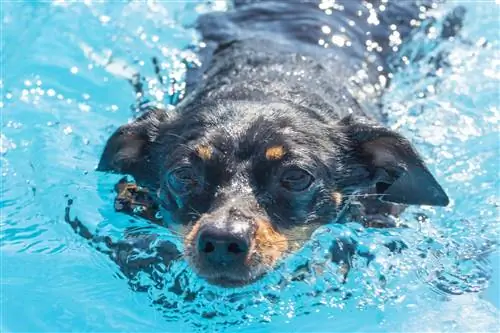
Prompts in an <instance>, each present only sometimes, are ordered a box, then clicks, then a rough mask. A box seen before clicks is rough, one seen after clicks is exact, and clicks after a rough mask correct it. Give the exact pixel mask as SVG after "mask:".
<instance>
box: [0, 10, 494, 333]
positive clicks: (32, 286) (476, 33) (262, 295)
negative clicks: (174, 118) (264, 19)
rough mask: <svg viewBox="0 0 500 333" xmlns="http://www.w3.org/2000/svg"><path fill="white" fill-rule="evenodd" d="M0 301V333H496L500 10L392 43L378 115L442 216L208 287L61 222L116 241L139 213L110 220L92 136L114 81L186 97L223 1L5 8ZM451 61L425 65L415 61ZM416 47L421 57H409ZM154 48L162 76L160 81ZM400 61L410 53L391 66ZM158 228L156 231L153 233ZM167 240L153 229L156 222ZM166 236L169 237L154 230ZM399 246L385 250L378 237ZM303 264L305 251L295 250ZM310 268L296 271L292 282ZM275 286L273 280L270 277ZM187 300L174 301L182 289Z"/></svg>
mask: <svg viewBox="0 0 500 333" xmlns="http://www.w3.org/2000/svg"><path fill="white" fill-rule="evenodd" d="M456 5H462V6H464V7H466V9H467V17H466V22H465V25H464V28H463V33H462V38H460V39H455V40H451V41H445V42H441V43H436V42H435V39H434V38H433V36H434V35H435V31H439V28H440V25H441V24H442V21H443V20H442V19H443V15H444V14H446V13H447V12H448V11H449V10H450V9H451V8H453V7H455V6H456ZM0 6H2V8H0V13H1V14H0V15H1V22H2V31H1V32H2V36H1V37H2V38H1V54H0V56H1V82H0V87H1V89H2V91H1V98H2V100H1V102H0V103H1V104H0V110H1V112H2V119H1V120H2V122H1V141H0V153H1V156H0V158H1V165H2V170H1V172H2V174H1V180H2V184H1V185H2V186H1V204H0V205H1V206H0V207H1V221H0V222H1V230H0V250H1V257H0V259H1V262H0V263H1V266H0V268H1V270H0V278H1V281H0V283H1V290H0V292H1V298H0V313H1V323H0V330H1V331H2V332H21V331H23V332H39V331H51V332H54V331H103V332H104V331H106V332H109V331H141V332H145V331H148V332H157V331H175V332H178V331H182V332H191V331H195V330H198V331H207V330H208V331H220V330H225V331H231V332H232V331H241V332H250V331H251V332H270V331H287V332H291V331H301V332H332V331H338V332H347V331H363V332H397V331H406V332H423V331H433V332H436V331H447V332H449V331H457V332H458V331H464V332H465V331H467V332H471V331H474V332H498V331H499V330H500V321H499V315H500V312H499V307H500V290H499V283H500V277H499V266H500V265H499V260H500V253H499V251H498V238H499V232H500V229H499V220H500V219H499V205H500V193H499V185H500V184H499V180H498V179H499V177H498V176H499V170H500V168H499V152H500V149H499V148H500V147H499V142H500V141H499V139H500V138H499V133H498V126H499V122H500V105H499V79H500V57H499V56H500V48H499V46H500V45H499V38H498V19H499V17H500V5H499V4H498V1H497V3H495V2H494V1H481V2H476V1H469V2H464V1H458V0H457V1H452V2H449V3H448V4H446V5H445V6H444V7H442V8H441V9H438V10H436V11H435V12H434V13H433V16H434V17H436V18H437V19H436V22H435V23H434V24H433V26H432V28H431V29H430V30H429V31H428V33H427V34H426V33H424V32H420V33H417V34H416V35H415V36H414V37H413V39H412V41H410V42H409V43H407V44H406V45H405V46H404V47H403V48H402V49H401V50H400V51H399V53H398V55H397V59H399V60H398V61H399V62H403V63H404V62H409V65H407V66H403V67H400V68H399V69H398V71H397V72H396V73H394V77H393V81H392V85H391V88H390V90H389V91H388V92H387V93H386V95H385V96H384V105H385V106H384V108H385V109H386V111H387V112H388V113H389V115H390V117H389V118H390V125H391V126H392V127H393V128H394V129H397V130H398V131H401V132H402V133H404V134H406V135H407V136H408V137H410V138H411V140H412V141H413V142H414V143H415V144H416V145H417V146H418V148H419V150H420V151H421V152H422V154H423V155H424V157H425V159H426V161H428V163H429V166H430V168H431V169H432V171H433V172H434V174H435V175H436V176H437V178H438V179H439V181H440V183H441V184H442V185H443V187H444V188H445V189H446V190H447V192H448V194H449V196H450V197H451V198H452V203H451V205H450V206H449V207H447V208H429V207H413V208H411V209H409V210H408V211H407V212H405V214H404V215H403V217H402V220H403V222H404V223H406V224H408V225H409V226H410V227H411V228H409V229H385V230H373V229H364V228H363V227H361V226H360V225H358V224H356V223H351V224H348V225H329V226H326V227H325V228H323V229H321V230H319V231H318V232H317V234H316V235H315V236H314V240H313V241H311V242H310V243H308V244H307V245H306V247H305V248H304V249H303V250H302V251H300V252H299V253H298V254H297V255H296V256H294V257H291V258H289V259H288V260H285V262H284V263H283V264H282V265H281V266H280V267H279V268H278V269H277V270H276V272H274V273H273V274H270V275H269V276H267V277H266V278H265V279H263V280H262V281H259V282H258V283H256V284H255V285H252V286H249V287H246V288H242V289H237V290H224V289H220V288H216V287H212V286H209V285H207V284H206V283H204V282H203V281H200V280H199V279H197V277H196V276H195V275H193V274H192V273H190V271H189V269H187V267H186V264H185V263H183V262H179V263H177V264H175V265H174V266H173V267H172V268H171V270H170V272H169V273H168V274H166V276H165V283H166V285H167V287H168V285H169V283H170V284H171V283H172V282H171V281H173V280H174V278H175V277H177V278H180V281H181V284H182V289H183V290H184V292H185V293H186V294H188V293H189V292H191V293H194V294H195V295H197V297H196V298H195V299H194V300H191V299H188V298H185V297H184V296H182V295H181V296H179V295H176V294H174V293H172V292H170V291H169V290H168V288H155V287H154V286H153V284H152V282H151V281H150V279H149V277H148V276H147V275H144V276H141V277H140V278H139V279H138V280H137V281H134V282H135V283H136V284H139V285H143V286H146V287H148V292H135V291H133V290H132V289H131V288H130V286H129V285H128V283H127V281H126V280H125V279H123V278H122V277H121V275H120V273H119V270H118V268H117V267H116V265H115V264H114V263H113V262H111V261H110V260H109V258H108V257H106V256H105V255H102V254H100V253H98V252H97V251H96V250H95V249H93V248H92V247H90V246H89V245H88V244H87V243H86V242H84V241H82V239H80V238H79V237H78V236H76V235H75V234H74V233H73V231H72V230H71V229H70V228H69V227H68V225H67V224H66V223H65V222H64V220H63V216H64V207H65V204H66V202H67V199H68V197H69V198H73V199H74V200H75V204H74V205H73V211H72V215H74V216H75V215H76V216H78V217H79V218H80V219H81V220H82V221H84V223H85V224H87V225H88V226H89V227H90V228H91V229H92V230H96V232H98V233H99V234H102V235H111V236H112V237H114V238H116V239H118V238H120V237H122V231H123V230H124V229H125V228H126V227H127V226H130V225H131V224H134V225H144V224H145V223H146V222H145V221H141V220H139V219H131V218H130V217H128V216H125V215H122V214H119V213H116V212H114V210H113V205H112V200H113V193H112V191H111V189H112V187H113V185H114V183H115V182H116V181H117V180H118V178H119V177H118V176H115V175H109V174H101V173H96V172H95V171H94V168H95V167H96V165H97V162H98V158H99V156H100V152H101V150H102V148H103V145H104V143H105V140H106V139H107V137H108V136H109V135H110V134H111V133H112V132H113V130H114V129H116V127H117V126H118V125H120V124H123V123H125V122H127V121H128V120H130V119H132V118H133V117H134V107H133V106H134V103H135V96H134V94H133V91H132V89H131V87H130V85H129V84H128V83H127V82H126V78H128V77H130V75H131V73H134V72H135V71H136V70H137V69H140V72H141V73H142V74H143V75H145V76H146V77H147V81H148V84H147V85H146V98H147V99H148V100H150V101H152V102H156V103H163V104H164V105H165V106H166V107H168V105H167V104H169V102H170V101H171V99H170V96H171V95H175V93H178V92H179V91H182V89H183V81H182V80H183V73H184V70H185V64H186V61H185V60H186V59H188V61H196V58H195V54H194V53H193V52H191V51H189V48H188V46H190V45H196V44H198V43H199V42H200V41H199V40H198V36H197V34H196V32H195V31H194V30H193V29H192V28H190V26H192V23H193V22H194V20H195V19H196V16H197V15H199V14H200V13H203V12H205V11H210V10H227V8H228V6H229V5H228V4H227V3H225V2H223V1H220V2H211V3H209V2H203V1H198V2H180V1H179V2H163V1H162V2H154V1H151V2H150V1H148V2H147V3H138V2H129V1H123V2H115V1H113V2H108V3H100V2H99V3H97V2H93V1H90V0H89V1H81V2H63V1H53V2H43V3H42V2H33V1H30V2H1V3H0ZM438 54H447V59H448V62H449V65H448V66H445V67H444V68H442V69H440V70H437V71H436V69H435V68H433V67H432V62H429V61H428V60H430V59H432V58H433V57H436V55H438ZM422 55H423V57H422ZM152 56H156V57H158V58H159V59H160V61H161V67H162V74H163V75H165V79H166V81H169V80H171V79H175V82H176V83H175V84H174V85H172V86H170V85H169V86H168V87H164V86H162V85H161V84H159V82H158V81H157V80H156V78H155V75H154V72H153V68H152V66H151V64H150V59H151V57H152ZM404 57H406V58H404ZM159 232H162V231H159ZM163 232H164V231H163ZM346 233H349V234H351V235H352V237H354V238H356V239H357V240H358V241H359V242H360V243H361V244H363V246H364V247H365V248H366V249H367V251H368V250H369V251H371V252H372V253H373V254H375V259H374V260H373V261H371V262H370V263H367V261H366V259H364V258H362V257H359V258H356V259H355V262H354V268H353V271H352V272H351V274H350V276H349V280H348V282H347V283H346V284H341V283H340V282H339V274H338V273H337V270H338V267H336V266H335V265H334V264H332V263H329V262H327V261H326V260H325V259H324V254H325V250H327V249H328V246H329V240H331V239H332V237H333V236H335V235H339V234H346ZM163 236H164V237H166V238H168V237H169V235H167V234H165V235H163ZM398 239H399V240H404V241H405V242H406V243H407V244H408V246H409V249H407V250H406V251H403V252H402V253H401V254H398V253H391V252H389V251H388V250H387V249H386V248H385V247H383V246H381V245H380V244H382V243H384V242H386V241H388V240H398ZM308 259H310V260H308ZM305 263H308V265H309V268H310V272H309V273H308V274H305V277H304V278H303V279H299V280H297V279H292V276H293V275H294V274H296V273H297V268H298V267H300V266H301V265H304V264H305ZM278 282H280V283H279V284H278ZM186 294H185V295H186Z"/></svg>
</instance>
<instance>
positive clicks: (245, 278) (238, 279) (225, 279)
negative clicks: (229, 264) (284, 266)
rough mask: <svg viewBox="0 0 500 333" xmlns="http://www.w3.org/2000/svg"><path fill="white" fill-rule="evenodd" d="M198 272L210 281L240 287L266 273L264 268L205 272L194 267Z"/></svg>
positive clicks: (229, 286) (220, 285)
mask: <svg viewBox="0 0 500 333" xmlns="http://www.w3.org/2000/svg"><path fill="white" fill-rule="evenodd" d="M194 271H195V272H196V274H197V275H198V276H199V277H200V278H202V279H204V280H205V281H207V282H208V283H210V284H212V285H215V286H218V287H223V288H240V287H244V286H247V285H250V284H252V283H254V282H255V281H257V280H259V279H260V278H261V277H263V276H264V275H265V273H266V272H265V271H264V270H260V269H259V270H256V271H253V270H252V271H247V272H238V271H234V272H233V271H228V272H204V271H200V270H198V269H196V268H195V269H194Z"/></svg>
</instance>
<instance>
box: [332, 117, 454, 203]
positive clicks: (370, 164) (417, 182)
mask: <svg viewBox="0 0 500 333" xmlns="http://www.w3.org/2000/svg"><path fill="white" fill-rule="evenodd" d="M341 124H342V125H343V126H345V127H344V129H345V134H346V135H347V137H348V138H349V140H350V144H351V147H352V148H353V150H354V154H355V155H356V158H357V159H358V160H359V161H361V163H362V164H363V165H365V166H366V167H367V168H368V170H370V173H371V175H372V181H373V183H374V184H375V188H376V190H377V193H379V194H381V195H382V200H384V201H389V202H394V203H400V204H407V205H430V206H446V205H448V203H449V199H448V196H447V195H446V193H445V192H444V190H443V189H442V187H441V186H440V185H439V184H438V182H437V181H436V179H435V178H434V177H433V176H432V174H431V173H430V171H429V169H427V167H426V166H425V164H424V162H423V161H422V159H421V158H420V156H419V155H418V153H417V152H416V151H415V149H414V148H413V146H412V145H411V143H410V142H409V141H408V140H407V139H405V138H404V137H403V136H401V135H399V134H397V133H396V132H393V131H391V130H389V129H386V128H384V127H381V126H378V125H374V124H371V123H368V122H366V121H365V122H363V121H359V120H354V119H353V118H352V117H347V118H345V119H343V120H342V121H341Z"/></svg>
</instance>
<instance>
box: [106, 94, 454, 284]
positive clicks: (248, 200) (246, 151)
mask: <svg viewBox="0 0 500 333" xmlns="http://www.w3.org/2000/svg"><path fill="white" fill-rule="evenodd" d="M99 169H100V170H112V171H118V172H122V173H130V174H132V175H133V176H134V177H135V178H136V180H138V181H139V182H142V183H143V184H144V185H146V186H149V187H150V188H152V189H153V190H155V191H156V192H157V194H158V201H159V204H160V207H162V210H163V213H164V216H166V217H167V220H168V222H169V223H173V224H174V225H176V226H177V230H180V231H181V232H182V233H183V234H184V239H185V240H184V244H185V255H186V257H187V259H188V261H189V263H190V265H191V266H192V268H193V269H194V270H195V271H196V272H197V274H199V275H200V276H201V277H203V278H205V279H206V280H207V281H209V282H210V283H213V284H217V285H221V286H226V287H234V286H240V285H244V284H248V283H250V282H252V281H254V280H256V279H258V278H259V277H261V276H262V275H263V274H265V272H267V271H269V270H271V269H272V268H273V267H274V266H275V264H276V263H277V262H278V261H279V260H280V259H281V258H283V257H284V256H285V255H286V254H287V253H290V252H292V251H293V250H295V249H297V248H298V247H300V246H301V245H302V243H303V242H304V241H305V240H307V239H308V238H309V237H310V235H311V234H312V232H313V231H314V230H315V229H316V228H317V227H318V226H320V225H322V224H324V223H328V222H332V221H335V220H336V218H337V215H338V214H339V211H340V210H341V209H342V207H343V206H344V204H345V201H346V198H349V196H350V195H352V194H353V193H355V192H358V191H363V190H369V189H371V188H373V187H375V188H376V190H377V192H378V193H380V194H381V195H382V196H383V198H384V199H385V200H388V201H392V202H398V203H405V204H429V205H446V204H447V202H448V198H447V197H446V194H445V193H444V192H443V190H442V189H441V187H440V186H439V184H437V182H436V181H435V180H434V178H433V177H432V175H431V174H430V173H429V171H428V170H427V168H426V167H425V166H424V164H423V163H422V161H421V159H420V158H419V157H418V155H417V154H416V153H415V151H414V150H413V148H412V147H411V145H410V144H409V142H408V141H407V140H405V139H404V138H402V137H401V136H399V135H398V134H396V133H394V132H391V131H389V130H387V129H384V128H382V127H378V126H376V125H373V124H370V123H366V122H361V121H356V120H354V119H352V118H346V119H343V120H341V121H336V122H331V121H328V120H327V119H324V118H323V117H322V116H321V114H319V113H317V112H315V111H313V110H309V109H307V108H305V107H302V106H297V105H291V104H286V103H269V104H263V103H256V102H247V101H245V102H230V103H226V104H213V105H203V106H200V105H194V106H192V109H189V108H188V109H186V110H183V111H182V113H179V114H176V115H172V117H171V118H170V117H167V115H166V114H165V112H164V111H162V110H158V109H154V110H151V111H149V112H148V113H147V114H145V115H144V116H143V117H141V118H139V119H138V120H137V121H136V122H135V123H132V124H130V125H126V126H124V127H122V128H120V129H119V130H118V131H117V132H116V133H115V134H114V135H113V136H112V137H111V138H110V139H109V141H108V143H107V146H106V148H105V151H104V153H103V157H102V158H101V162H100V164H99Z"/></svg>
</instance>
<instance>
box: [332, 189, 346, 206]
mask: <svg viewBox="0 0 500 333" xmlns="http://www.w3.org/2000/svg"><path fill="white" fill-rule="evenodd" d="M342 197H343V196H342V193H340V192H333V193H332V195H331V198H332V201H333V203H334V204H335V206H336V207H337V208H338V207H340V205H341V204H342Z"/></svg>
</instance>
